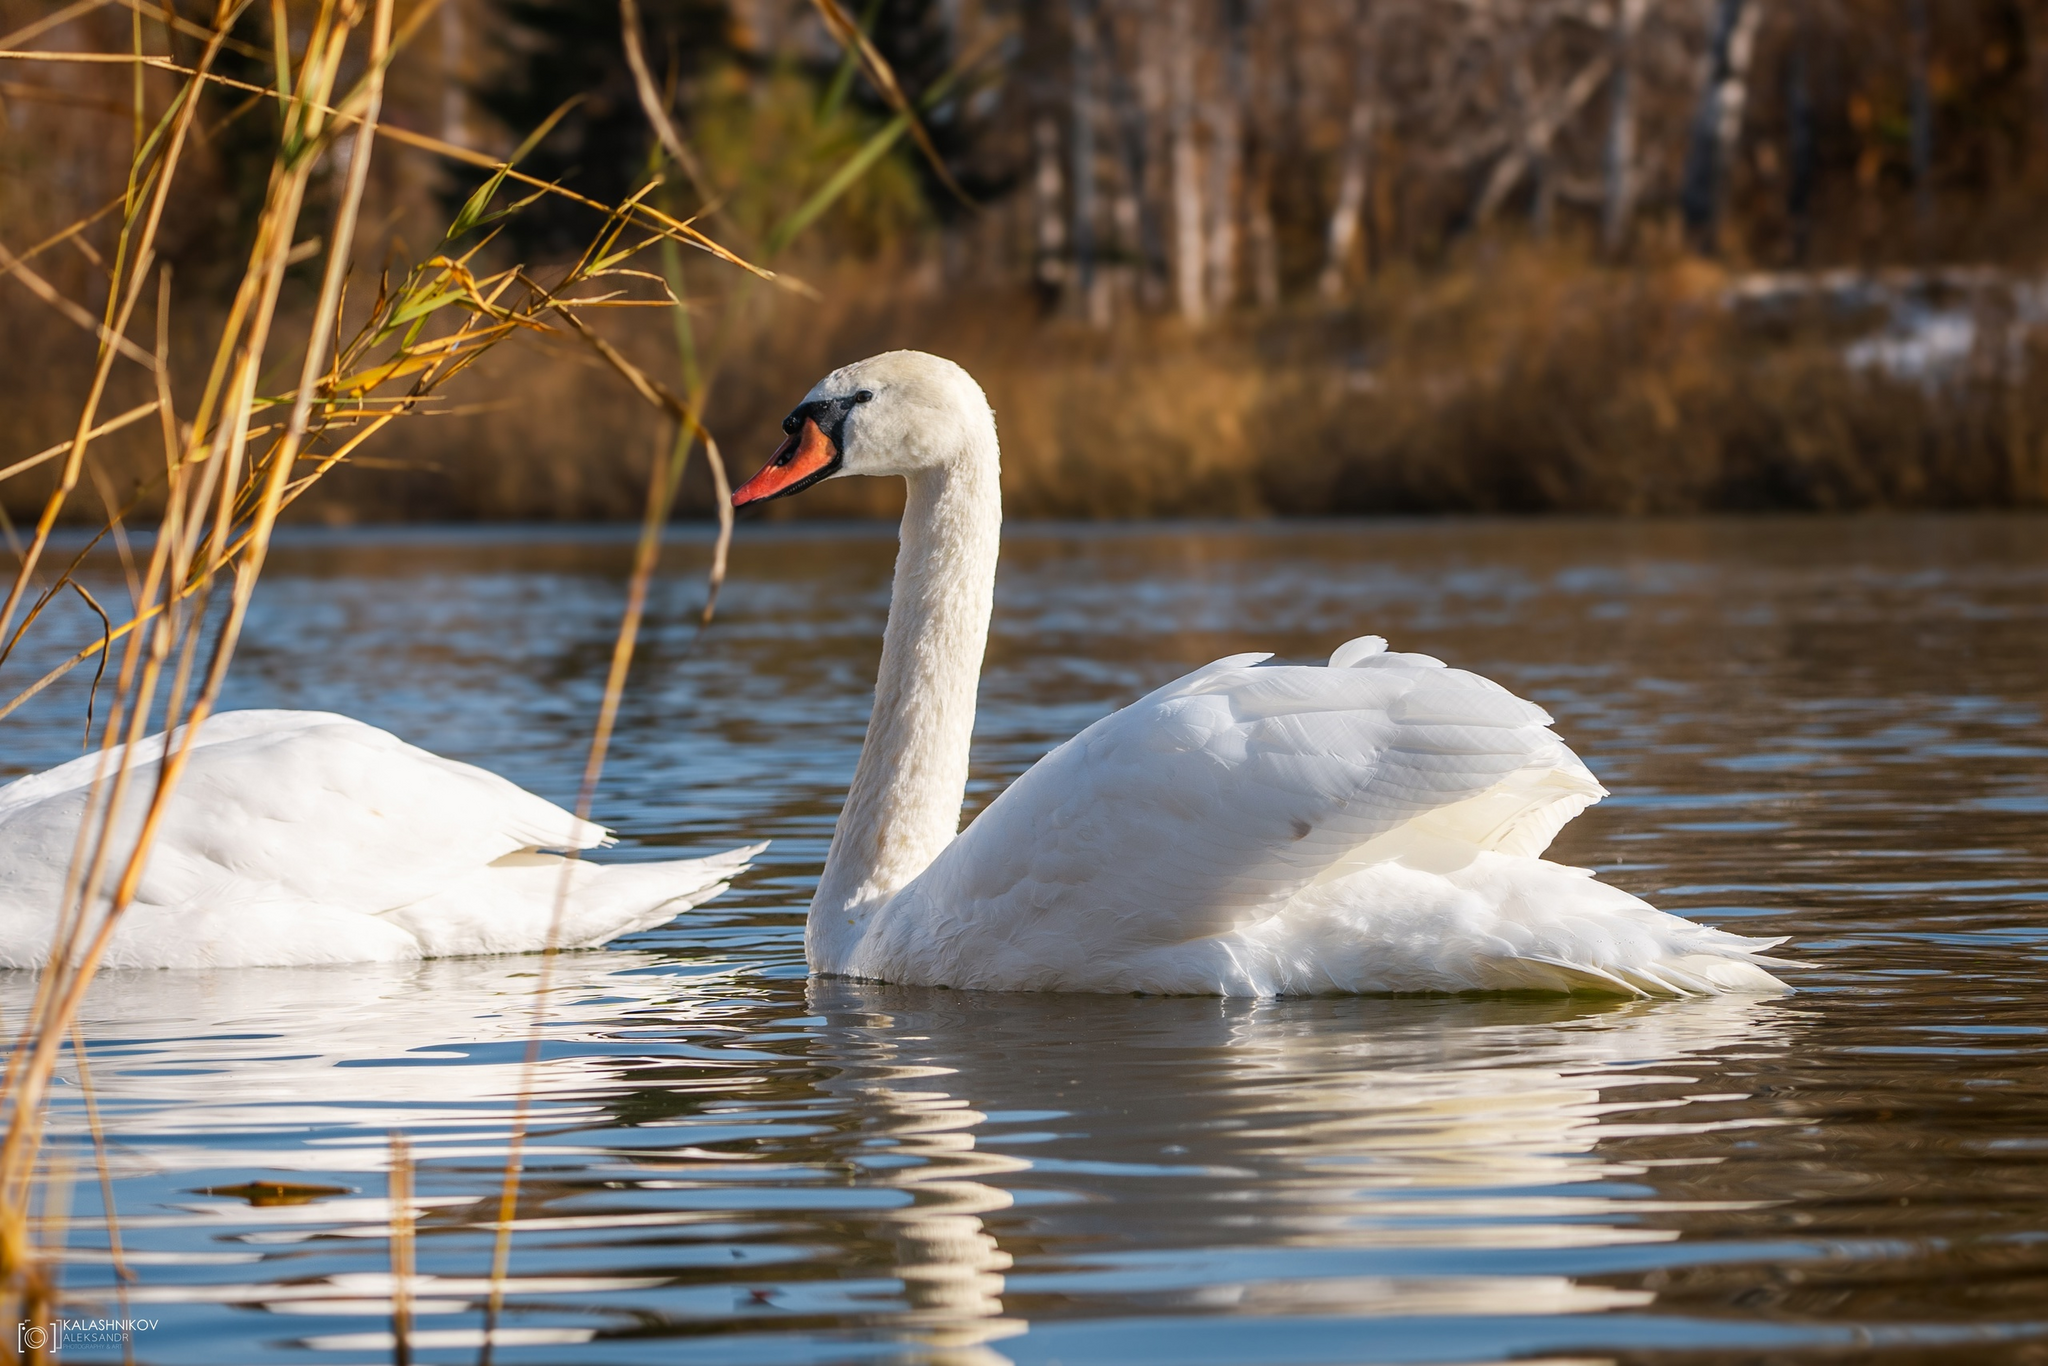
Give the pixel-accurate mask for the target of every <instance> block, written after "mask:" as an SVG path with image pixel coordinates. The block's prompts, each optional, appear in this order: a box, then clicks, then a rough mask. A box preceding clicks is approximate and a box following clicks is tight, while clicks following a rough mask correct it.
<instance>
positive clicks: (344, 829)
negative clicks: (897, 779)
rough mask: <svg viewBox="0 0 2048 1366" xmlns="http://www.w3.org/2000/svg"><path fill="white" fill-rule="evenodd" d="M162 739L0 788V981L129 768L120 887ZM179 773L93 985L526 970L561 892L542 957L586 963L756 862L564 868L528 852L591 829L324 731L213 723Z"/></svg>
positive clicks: (476, 778)
mask: <svg viewBox="0 0 2048 1366" xmlns="http://www.w3.org/2000/svg"><path fill="white" fill-rule="evenodd" d="M164 739H165V737H163V736H161V735H156V736H151V737H149V738H148V739H146V740H143V741H141V742H139V743H138V744H137V745H136V746H135V748H134V753H133V755H132V756H126V755H125V753H124V751H121V750H116V751H114V753H113V754H112V756H110V757H109V758H106V759H103V758H102V756H100V755H99V754H89V755H85V756H83V757H81V758H78V759H74V760H72V761H71V762H69V763H66V764H62V765H59V766H58V767H56V768H53V769H50V770H48V771H47V772H44V773H38V774H33V775H31V776H29V777H26V778H22V779H20V780H18V781H16V782H14V783H12V784H10V785H9V786H7V787H4V788H0V967H35V966H39V965H40V964H41V963H42V962H43V961H44V960H45V959H46V958H47V956H48V953H49V950H50V942H51V935H52V931H53V928H54V923H55V916H56V912H57V908H58V906H60V905H61V904H63V902H64V889H65V880H66V878H67V876H68V874H69V870H70V868H71V866H72V861H73V850H74V846H75V844H76V840H77V834H78V828H79V823H80V819H81V817H82V815H83V813H84V810H85V805H86V801H87V799H88V796H89V795H90V793H91V791H92V788H93V780H94V777H95V775H96V774H98V773H100V772H101V771H102V769H103V765H104V766H105V771H107V772H108V773H111V772H113V766H114V765H119V764H121V763H123V762H126V763H127V764H128V765H129V773H130V777H129V783H130V789H129V796H128V798H127V799H126V800H125V801H124V803H123V815H122V818H121V819H120V820H119V822H118V823H117V829H116V830H115V832H114V837H113V838H112V839H111V840H110V842H109V848H110V850H111V851H112V852H113V854H114V856H115V857H114V858H113V859H112V860H110V862H109V866H110V867H113V868H115V869H116V870H118V867H119V865H120V862H121V861H122V860H124V859H125V856H126V854H127V851H128V850H130V849H132V848H133V847H134V841H135V837H136V832H137V830H138V828H139V826H140V822H141V819H142V812H143V810H144V808H145V807H146V806H147V805H148V800H149V794H150V793H151V792H152V791H153V790H154V788H155V785H156V781H157V775H158V772H159V769H160V765H161V760H162V757H163V752H164ZM190 754H191V757H190V759H189V761H188V764H187V767H186V770H185V773H184V776H183V778H182V779H181V781H180V783H179V785H178V788H177V790H176V792H175V793H174V794H173V796H172V799H171V802H170V804H169V805H168V807H167V808H166V811H165V816H164V819H163V821H162V824H161V827H160V829H159V831H158V834H157V838H156V840H155V842H154V843H153V845H152V846H151V849H150V852H149V856H148V859H147V861H146V863H145V865H144V872H143V876H142V879H141V882H140V884H139V885H138V887H137V892H136V897H135V900H134V902H133V904H132V905H131V906H130V908H129V909H128V911H127V912H126V913H125V914H124V916H123V919H122V922H121V925H120V928H119V929H118V931H117V932H116V934H115V937H114V941H113V945H112V947H111V949H110V950H109V952H108V955H107V960H106V962H107V965H108V966H110V967H181V968H182V967H247V966H259V965H263V966H284V965H298V964H307V963H345V962H363V961H378V960H382V961H393V960H402V959H410V958H430V957H445V956H454V955H459V954H475V953H516V952H530V951H534V950H538V949H542V948H545V947H546V946H547V942H548V935H549V926H550V922H551V920H552V919H553V916H554V911H555V902H556V897H557V892H558V889H559V887H560V885H561V879H562V877H563V876H564V874H565V872H566V875H567V877H568V878H569V896H568V899H567V901H566V903H565V910H564V915H563V921H562V925H561V927H560V933H559V938H558V940H557V942H558V943H559V944H560V945H561V946H562V947H570V948H582V947H590V946H593V945H596V944H601V943H603V942H605V941H606V940H609V939H612V938H614V937H616V936H618V935H620V934H624V933H627V932H629V931H632V930H636V929H645V928H648V927H650V926H652V925H656V924H660V923H662V922H663V921H666V920H668V919H669V918H670V917H671V916H673V915H675V914H676V913H677V912H679V911H682V910H686V909H688V908H689V907H690V906H693V905H696V904H697V903H699V902H701V901H704V900H706V899H708V898H710V897H712V896H715V895H717V894H718V893H719V892H721V891H723V890H724V889H725V886H726V879H728V878H730V877H732V876H733V875H734V874H736V873H738V872H740V871H742V870H744V868H745V867H746V861H747V859H748V858H749V857H751V855H752V854H753V853H755V852H756V849H742V850H735V851H733V852H732V853H729V854H721V855H717V856H714V857H712V858H708V859H684V860H675V861H670V862H665V863H648V864H613V865H599V864H589V863H584V862H582V861H580V860H578V861H573V863H572V862H571V861H569V860H565V859H564V858H562V857H561V856H559V855H556V854H549V853H542V852H540V851H542V850H551V849H589V848H594V847H596V846H599V845H602V844H608V843H610V840H609V838H608V837H607V836H606V834H605V832H604V831H603V829H602V828H600V827H598V826H596V825H593V824H591V823H590V822H588V821H583V820H578V819H577V818H576V817H575V816H574V815H572V814H571V813H569V812H567V811H565V810H563V809H562V808H561V807H558V806H556V805H555V804H554V803H552V802H549V801H546V800H544V799H543V798H540V797H537V796H535V795H534V794H532V793H530V792H527V791H525V790H524V789H522V788H520V787H519V786H517V785H516V784H514V783H511V782H508V781H507V780H505V779H504V778H501V777H499V776H498V775H496V774H494V773H490V772H487V771H485V770H484V769H480V768H476V767H473V766H471V765H469V764H463V763H458V762H456V761H454V760H451V759H444V758H441V757H440V756H438V755H435V754H431V753H429V752H427V751H426V750H423V749H418V748H415V747H414V746H412V745H408V744H406V743H405V742H404V741H402V740H400V739H398V737H396V736H394V735H391V734H389V733H388V732H386V731H382V730H378V729H377V728H376V727H374V726H368V725H364V724H363V723H362V722H359V721H354V720H351V719H349V718H348V717H344V716H337V715H334V714H331V713H327V712H295V711H241V712H223V713H220V714H218V715H216V716H213V717H211V718H209V719H208V720H207V722H206V724H205V725H204V726H202V727H201V729H200V732H199V735H198V736H197V738H196V739H195V740H194V742H193V745H192V748H191V751H190ZM105 787H106V785H102V791H103V792H104V790H105ZM565 864H569V865H570V866H568V867H567V868H566V869H565V866H564V865H565Z"/></svg>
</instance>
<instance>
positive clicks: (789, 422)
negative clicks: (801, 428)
mask: <svg viewBox="0 0 2048 1366" xmlns="http://www.w3.org/2000/svg"><path fill="white" fill-rule="evenodd" d="M796 428H797V421H796V414H795V413H791V414H790V415H789V416H788V417H785V418H784V419H782V431H783V434H784V435H785V436H795V435H796Z"/></svg>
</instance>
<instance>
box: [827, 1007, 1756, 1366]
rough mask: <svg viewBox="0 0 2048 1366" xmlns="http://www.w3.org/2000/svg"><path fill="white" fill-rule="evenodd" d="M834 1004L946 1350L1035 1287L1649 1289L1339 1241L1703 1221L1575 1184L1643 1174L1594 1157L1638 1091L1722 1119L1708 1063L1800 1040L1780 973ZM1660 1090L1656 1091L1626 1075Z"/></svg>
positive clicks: (913, 1314) (1416, 1299)
mask: <svg viewBox="0 0 2048 1366" xmlns="http://www.w3.org/2000/svg"><path fill="white" fill-rule="evenodd" d="M810 1004H811V1008H812V1010H813V1012H814V1013H815V1014H816V1015H817V1016H818V1017H820V1021H821V1023H820V1024H819V1026H818V1027H817V1028H816V1031H815V1034H814V1044H813V1054H814V1056H817V1057H818V1058H819V1059H820V1060H821V1061H829V1062H830V1063H831V1064H832V1065H834V1066H836V1067H838V1068H839V1069H841V1070H840V1072H839V1075H838V1076H837V1077H836V1078H834V1079H832V1080H830V1081H827V1082H824V1083H822V1086H823V1088H824V1089H826V1090H829V1091H831V1092H833V1093H834V1094H836V1095H839V1096H842V1097H845V1098H846V1099H847V1100H848V1101H849V1102H851V1104H852V1106H853V1108H854V1111H855V1113H856V1114H858V1116H859V1117H860V1119H861V1122H862V1127H861V1129H860V1130H859V1131H858V1133H856V1134H854V1135H850V1136H849V1141H850V1142H851V1143H853V1144H856V1145H858V1151H857V1152H856V1153H855V1154H853V1155H851V1160H852V1161H853V1162H855V1163H856V1164H858V1163H859V1162H860V1160H861V1159H860V1155H859V1154H860V1153H862V1152H865V1153H869V1154H874V1153H878V1152H879V1153H883V1154H887V1158H886V1160H887V1162H888V1164H889V1165H886V1166H878V1167H877V1168H876V1169H874V1170H871V1171H865V1172H864V1175H865V1176H866V1179H869V1180H873V1181H878V1182H882V1183H885V1184H890V1185H894V1186H899V1187H902V1188H904V1189H906V1190H908V1191H909V1192H911V1194H912V1195H913V1204H912V1205H911V1206H909V1207H908V1208H906V1209H904V1210H901V1211H897V1212H894V1213H892V1214H891V1215H890V1216H889V1219H890V1221H891V1235H892V1236H893V1240H894V1243H895V1246H896V1248H897V1249H898V1256H897V1266H898V1271H897V1274H898V1275H899V1276H900V1277H901V1278H902V1282H903V1295H904V1298H905V1299H906V1300H907V1301H908V1303H909V1305H910V1310H909V1312H908V1313H907V1314H906V1315H904V1316H902V1317H900V1318H899V1319H898V1320H897V1324H898V1325H899V1326H900V1327H901V1328H902V1329H904V1330H905V1332H906V1336H909V1337H910V1338H911V1339H912V1340H914V1341H919V1342H923V1343H925V1344H927V1345H929V1346H930V1347H931V1348H934V1349H937V1351H938V1352H939V1353H940V1355H935V1356H933V1357H932V1358H931V1359H932V1360H934V1361H939V1360H944V1361H948V1362H950V1361H952V1360H954V1359H955V1357H954V1355H953V1354H954V1353H957V1352H958V1351H959V1350H960V1349H961V1348H962V1347H965V1346H967V1345H969V1344H971V1343H975V1342H990V1341H994V1340H997V1339H999V1338H1001V1337H1005V1336H1009V1335H1011V1334H1014V1333H1016V1332H1017V1331H1019V1329H1020V1328H1021V1326H1022V1325H1021V1324H1020V1323H1019V1322H1018V1320H1019V1319H1020V1318H1038V1317H1040V1316H1039V1315H1038V1314H1035V1313H1032V1312H1031V1306H1035V1305H1038V1304H1046V1305H1048V1306H1049V1307H1051V1308H1052V1309H1053V1311H1054V1314H1055V1315H1056V1316H1058V1317H1067V1318H1070V1317H1075V1316H1077V1314H1078V1315H1081V1316H1089V1315H1090V1311H1089V1309H1088V1308H1087V1301H1088V1299H1089V1298H1090V1297H1091V1296H1100V1297H1102V1298H1100V1299H1098V1300H1097V1301H1096V1303H1097V1305H1098V1306H1099V1307H1098V1308H1097V1309H1095V1310H1094V1311H1093V1313H1094V1315H1096V1316H1099V1315H1104V1314H1110V1315H1122V1314H1128V1313H1134V1312H1135V1313H1146V1312H1150V1313H1159V1312H1162V1311H1169V1312H1171V1311H1178V1312H1183V1313H1186V1312H1193V1313H1201V1312H1205V1311H1206V1312H1211V1313H1219V1312H1220V1313H1239V1314H1251V1315H1284V1314H1333V1313H1336V1314H1346V1315H1367V1316H1378V1315H1389V1314H1399V1315H1416V1314H1446V1315H1501V1314H1516V1315H1527V1314H1571V1313H1590V1312H1598V1311H1601V1310H1610V1309H1618V1308H1630V1307H1638V1306H1642V1305H1646V1304H1648V1303H1649V1302H1651V1301H1652V1300H1653V1299H1654V1298H1655V1296H1654V1294H1653V1293H1651V1292H1649V1291H1643V1290H1629V1289H1617V1288H1613V1287H1608V1286H1602V1285H1585V1284H1580V1283H1578V1282H1577V1281H1575V1280H1573V1279H1572V1278H1570V1277H1567V1276H1561V1275H1560V1276H1552V1275H1473V1274H1458V1273H1455V1272H1453V1273H1448V1274H1435V1275H1432V1274H1428V1273H1427V1271H1418V1272H1416V1273H1414V1274H1406V1275H1403V1274H1390V1273H1389V1272H1388V1271H1385V1270H1382V1271H1379V1272H1376V1273H1375V1274H1369V1275H1351V1274H1333V1270H1334V1269H1337V1268H1342V1267H1345V1266H1348V1265H1355V1264H1356V1262H1357V1260H1358V1259H1357V1258H1353V1257H1344V1256H1337V1257H1330V1256H1329V1255H1328V1254H1330V1253H1332V1252H1339V1251H1343V1250H1361V1249H1363V1250H1378V1251H1380V1252H1382V1253H1391V1254H1392V1255H1391V1256H1382V1257H1380V1258H1379V1259H1378V1260H1379V1261H1381V1262H1382V1263H1388V1262H1391V1263H1393V1264H1395V1265H1399V1264H1400V1263H1401V1262H1403V1261H1406V1260H1408V1259H1409V1258H1410V1257H1411V1256H1412V1255H1413V1254H1412V1252H1407V1251H1403V1250H1404V1249H1408V1250H1426V1249H1443V1250H1447V1251H1450V1252H1451V1253H1452V1255H1451V1256H1450V1257H1448V1258H1447V1257H1445V1256H1442V1255H1439V1256H1437V1257H1435V1258H1433V1259H1432V1260H1433V1261H1434V1262H1436V1263H1437V1264H1440V1265H1441V1264H1443V1263H1445V1262H1446V1261H1453V1262H1454V1261H1455V1250H1457V1249H1468V1250H1475V1251H1476V1250H1479V1249H1501V1248H1508V1249H1543V1248H1571V1247H1589V1246H1603V1245H1606V1246H1611V1245H1615V1244H1622V1243H1646V1242H1667V1241H1671V1240H1675V1239H1676V1238H1677V1237H1678V1236H1679V1235H1678V1233H1677V1231H1676V1230H1675V1229H1671V1228H1659V1227H1649V1226H1645V1225H1643V1224H1642V1223H1641V1222H1640V1221H1641V1218H1642V1216H1643V1215H1645V1214H1650V1213H1658V1212H1665V1213H1669V1212H1675V1211H1677V1210H1679V1209H1682V1208H1685V1207H1687V1206H1685V1205H1684V1204H1682V1203H1681V1202H1673V1201H1662V1202H1660V1201H1657V1200H1655V1199H1653V1198H1643V1195H1642V1193H1641V1192H1640V1190H1639V1189H1638V1191H1637V1192H1636V1193H1635V1194H1633V1195H1622V1194H1615V1193H1611V1192H1610V1191H1609V1190H1608V1188H1606V1187H1604V1186H1603V1187H1602V1188H1601V1190H1600V1191H1599V1192H1592V1191H1587V1192H1580V1193H1575V1192H1574V1191H1573V1190H1572V1188H1573V1187H1575V1186H1589V1185H1591V1184H1592V1183H1606V1182H1611V1181H1613V1180H1615V1179H1617V1178H1634V1179H1635V1180H1636V1181H1637V1182H1641V1181H1642V1179H1643V1177H1644V1175H1645V1172H1646V1168H1645V1167H1643V1166H1641V1165H1638V1164H1635V1163H1630V1162H1624V1161H1618V1160H1611V1159H1606V1158H1603V1157H1601V1156H1600V1155H1599V1154H1597V1153H1596V1145H1597V1144H1598V1143H1599V1141H1600V1140H1601V1139H1603V1138H1605V1137H1609V1136H1615V1135H1618V1133H1619V1132H1620V1131H1619V1130H1618V1129H1616V1128H1615V1127H1614V1126H1613V1124H1611V1123H1607V1124H1603V1119H1602V1116H1603V1115H1605V1114H1607V1113H1609V1112H1612V1111H1616V1110H1628V1111H1630V1112H1631V1115H1630V1118H1631V1119H1632V1120H1633V1121H1635V1122H1632V1123H1630V1124H1629V1125H1628V1126H1627V1133H1628V1134H1629V1135H1630V1136H1633V1137H1638V1138H1652V1139H1653V1138H1654V1137H1655V1136H1657V1135H1659V1134H1667V1135H1684V1134H1690V1133H1701V1132H1706V1131H1709V1130H1711V1129H1713V1128H1716V1127H1719V1126H1720V1125H1719V1122H1717V1121H1714V1120H1711V1119H1709V1118H1707V1116H1706V1112H1705V1111H1704V1110H1700V1111H1698V1112H1697V1113H1695V1114H1691V1115H1689V1114H1688V1113H1687V1111H1688V1109H1691V1108H1693V1107H1692V1106H1691V1105H1690V1096H1691V1095H1693V1094H1701V1093H1713V1092H1715V1091H1717V1090H1719V1089H1721V1088H1719V1087H1718V1086H1716V1085H1714V1084H1711V1083H1709V1084H1700V1083H1701V1082H1702V1080H1703V1079H1702V1078H1701V1076H1700V1075H1699V1073H1700V1071H1701V1070H1702V1064H1706V1063H1708V1062H1709V1057H1710V1055H1712V1054H1714V1053H1716V1052H1718V1051H1721V1050H1724V1049H1727V1048H1729V1047H1731V1046H1734V1045H1742V1046H1743V1047H1744V1051H1745V1052H1746V1053H1752V1054H1753V1053H1754V1052H1756V1051H1758V1050H1762V1051H1771V1052H1775V1051H1778V1050H1779V1049H1780V1048H1782V1046H1783V1040H1782V1038H1780V1037H1778V1036H1779V1035H1780V1034H1782V1032H1783V1029H1784V1025H1783V1023H1782V1022H1781V1021H1780V1020H1778V1019H1776V1018H1774V1017H1776V1016H1778V1015H1779V1013H1780V1005H1779V1003H1778V1002H1776V1001H1773V1000H1768V999H1763V1000H1760V999H1757V998H1753V997H1721V998H1712V999H1704V1000H1693V1001H1684V1002H1672V1003H1650V1002H1637V1003H1629V1004H1623V1005H1617V1004H1611V1003H1603V1004H1595V1003H1588V1002H1585V1001H1583V1000H1569V999H1552V1000H1531V999H1527V998H1523V999H1504V998H1495V999H1470V998H1465V999H1446V998H1436V999H1415V998H1407V999H1398V1000H1388V999H1378V1000H1373V999H1360V998H1347V999H1333V1000H1296V1001H1277V1002H1275V1001H1265V1002H1247V1001H1223V1000H1215V999H1202V998H1158V997H1153V998H1135V999H1133V998H1104V997H1081V996H1052V995H1041V996H1032V995H1012V994H983V993H974V992H955V991H945V990H935V989H925V988H907V987H890V986H881V985H867V984H859V983H852V982H844V981H829V980H823V979H817V980H814V981H813V982H812V984H811V989H810ZM1665 1064H1669V1065H1670V1066H1668V1067H1667V1066H1665ZM1672 1068H1676V1069H1677V1071H1676V1072H1674V1071H1673V1070H1672ZM1646 1086H1656V1087H1658V1088H1659V1091H1658V1095H1657V1097H1656V1098H1654V1099H1651V1098H1648V1097H1644V1096H1640V1095H1639V1096H1638V1097H1637V1098H1635V1099H1629V1098H1627V1097H1628V1092H1629V1091H1630V1090H1631V1089H1633V1088H1638V1087H1646ZM1716 1098H1717V1099H1724V1100H1725V1099H1727V1097H1726V1096H1725V1095H1723V1096H1718V1097H1716ZM1645 1110H1647V1111H1649V1112H1650V1113H1649V1114H1648V1115H1645V1114H1642V1113H1638V1112H1641V1111H1645ZM1645 1119H1649V1120H1652V1121H1653V1122H1650V1123H1645V1122H1642V1121H1644V1120H1645ZM1741 1122H1744V1123H1752V1124H1753V1123H1755V1122H1756V1121H1755V1120H1754V1119H1753V1118H1751V1119H1749V1120H1746V1121H1741ZM1691 1160H1707V1161H1711V1160H1712V1159H1711V1158H1707V1159H1697V1158H1695V1159H1691ZM1006 1245H1007V1246H1006ZM1295 1250H1301V1251H1302V1252H1305V1253H1306V1254H1307V1255H1306V1256H1303V1255H1296V1253H1295ZM1318 1254H1322V1255H1321V1256H1320V1257H1319V1255H1318ZM1020 1256H1021V1257H1026V1258H1028V1259H1029V1262H1030V1265H1029V1267H1028V1269H1027V1274H1026V1275H1024V1276H1023V1277H1021V1278H1018V1277H1015V1276H1011V1277H1010V1278H1009V1285H1008V1286H1007V1288H1008V1289H1009V1290H1010V1291H1012V1292H1018V1291H1021V1294H1017V1293H1013V1294H1012V1295H1011V1297H1010V1300H1011V1302H1010V1304H1009V1305H1008V1307H1007V1308H1006V1304H1005V1292H1006V1273H1009V1272H1010V1271H1011V1269H1012V1266H1013V1259H1015V1258H1017V1257H1020ZM1319 1260H1321V1261H1323V1262H1324V1263H1326V1264H1325V1265H1323V1266H1321V1267H1319V1266H1318V1261H1319ZM1110 1273H1114V1274H1110ZM1091 1278H1096V1279H1098V1280H1099V1284H1096V1285H1091V1283H1090V1282H1091ZM1020 1298H1021V1299H1025V1300H1028V1301H1029V1305H1027V1306H1025V1308H1024V1309H1022V1310H1021V1311H1020V1308H1019V1306H1018V1304H1017V1303H1016V1301H1017V1300H1018V1299H1020ZM921 1359H922V1358H921ZM958 1359H959V1360H961V1361H962V1362H966V1361H969V1360H974V1361H982V1360H987V1361H995V1360H1001V1359H1002V1358H999V1357H996V1356H994V1355H992V1354H989V1355H977V1356H975V1357H973V1358H967V1357H960V1358H958Z"/></svg>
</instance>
